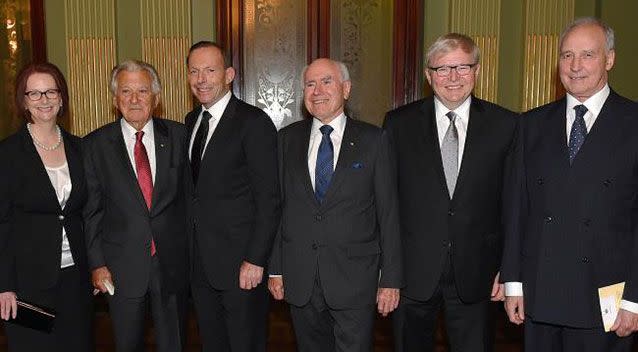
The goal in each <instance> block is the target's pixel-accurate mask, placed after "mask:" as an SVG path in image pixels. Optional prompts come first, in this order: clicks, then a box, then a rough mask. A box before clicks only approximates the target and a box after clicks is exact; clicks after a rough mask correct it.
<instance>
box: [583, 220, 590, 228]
mask: <svg viewBox="0 0 638 352" xmlns="http://www.w3.org/2000/svg"><path fill="white" fill-rule="evenodd" d="M590 224H591V220H590V219H585V220H583V225H585V227H589V225H590Z"/></svg>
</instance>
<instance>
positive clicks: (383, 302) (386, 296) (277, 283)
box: [268, 276, 400, 317]
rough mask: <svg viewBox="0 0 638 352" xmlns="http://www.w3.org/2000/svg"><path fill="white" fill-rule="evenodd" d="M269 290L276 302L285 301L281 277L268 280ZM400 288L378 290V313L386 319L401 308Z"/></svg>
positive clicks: (381, 288)
mask: <svg viewBox="0 0 638 352" xmlns="http://www.w3.org/2000/svg"><path fill="white" fill-rule="evenodd" d="M268 290H269V291H270V293H271V294H272V296H273V298H274V299H276V300H282V299H284V280H283V277H281V276H273V277H270V278H269V279H268ZM399 292H400V290H399V289H398V288H387V287H379V289H378V290H377V311H378V312H379V314H381V315H382V316H384V317H386V316H388V314H390V313H391V312H392V311H394V310H395V309H397V307H398V306H399V297H400V294H399Z"/></svg>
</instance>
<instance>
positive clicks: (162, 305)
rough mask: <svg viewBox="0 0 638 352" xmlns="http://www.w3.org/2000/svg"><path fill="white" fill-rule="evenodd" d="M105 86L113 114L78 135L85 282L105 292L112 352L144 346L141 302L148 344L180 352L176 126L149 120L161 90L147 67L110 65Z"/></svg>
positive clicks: (182, 249) (180, 130) (182, 282)
mask: <svg viewBox="0 0 638 352" xmlns="http://www.w3.org/2000/svg"><path fill="white" fill-rule="evenodd" d="M110 89H111V92H112V94H113V105H114V106H115V108H116V109H117V112H118V116H119V117H120V119H119V120H118V121H116V122H112V123H109V124H107V125H105V126H103V127H101V128H99V129H97V130H96V131H94V132H93V133H91V134H89V135H88V136H87V137H86V138H85V139H84V141H85V153H84V164H85V172H86V179H87V188H88V200H87V206H86V209H85V214H84V217H85V232H86V242H87V247H88V259H89V266H90V268H91V270H92V282H93V286H94V287H95V291H96V293H97V292H98V291H99V292H102V293H108V296H107V298H108V303H109V312H110V315H111V321H112V324H113V332H114V335H115V346H116V350H117V351H118V352H121V351H143V350H145V347H144V325H145V321H146V319H145V316H146V309H147V308H146V307H147V306H150V312H151V315H152V319H153V326H154V329H155V334H154V335H155V343H156V346H157V351H165V352H175V351H181V350H182V348H183V346H184V342H185V340H184V338H185V330H184V327H185V324H184V323H185V314H186V302H187V301H186V298H187V290H186V288H187V283H188V281H187V277H188V267H187V263H188V261H187V258H188V257H187V253H188V251H187V239H186V235H185V233H186V231H185V229H186V213H185V200H184V194H185V192H184V189H183V185H184V180H183V172H182V171H181V170H182V167H183V164H184V160H185V155H186V154H185V153H186V152H185V150H184V138H185V130H184V126H183V125H181V124H179V123H177V122H174V121H169V120H164V119H160V118H157V117H153V110H154V109H156V108H157V106H158V104H159V94H160V90H161V85H160V81H159V78H158V76H157V72H156V71H155V69H154V68H153V66H151V65H149V64H147V63H145V62H141V61H134V60H129V61H125V62H123V63H121V64H119V65H117V66H116V67H115V68H114V69H113V70H112V72H111V84H110Z"/></svg>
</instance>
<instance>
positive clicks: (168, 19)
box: [140, 0, 192, 121]
mask: <svg viewBox="0 0 638 352" xmlns="http://www.w3.org/2000/svg"><path fill="white" fill-rule="evenodd" d="M140 5H141V11H140V16H141V18H140V24H141V29H142V60H144V61H146V62H148V63H150V64H152V65H153V66H154V67H155V69H156V70H157V72H158V74H159V77H160V80H161V81H162V93H161V109H160V111H156V114H157V115H159V116H162V117H165V118H168V119H172V120H175V121H183V120H184V115H185V113H186V112H187V111H190V110H191V106H192V101H191V94H190V90H189V89H188V85H187V83H186V82H187V78H188V77H187V70H186V62H185V60H186V54H187V53H188V49H189V47H190V46H191V30H190V28H191V8H190V6H191V2H190V0H140Z"/></svg>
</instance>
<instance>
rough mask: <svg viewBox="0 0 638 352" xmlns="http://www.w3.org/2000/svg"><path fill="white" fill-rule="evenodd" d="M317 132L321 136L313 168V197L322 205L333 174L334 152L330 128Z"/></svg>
mask: <svg viewBox="0 0 638 352" xmlns="http://www.w3.org/2000/svg"><path fill="white" fill-rule="evenodd" d="M319 130H320V131H321V135H322V136H321V144H319V151H318V152H317V164H316V167H315V197H317V200H318V201H319V203H322V202H323V198H324V197H325V196H326V192H327V191H328V186H330V180H331V179H332V173H333V172H334V167H333V164H334V150H333V147H332V140H330V133H332V131H333V129H332V127H330V126H329V125H323V126H321V127H320V128H319Z"/></svg>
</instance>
